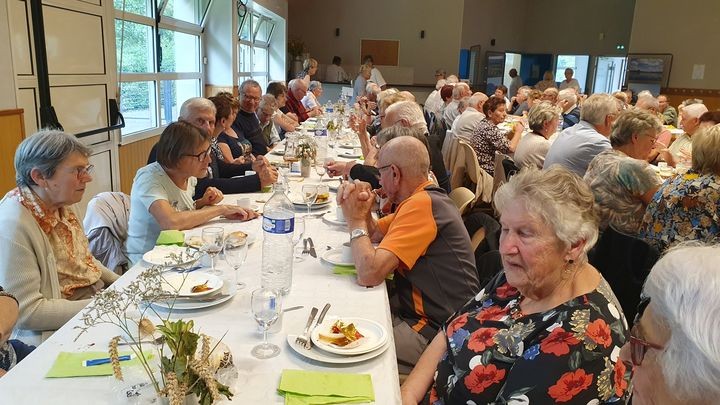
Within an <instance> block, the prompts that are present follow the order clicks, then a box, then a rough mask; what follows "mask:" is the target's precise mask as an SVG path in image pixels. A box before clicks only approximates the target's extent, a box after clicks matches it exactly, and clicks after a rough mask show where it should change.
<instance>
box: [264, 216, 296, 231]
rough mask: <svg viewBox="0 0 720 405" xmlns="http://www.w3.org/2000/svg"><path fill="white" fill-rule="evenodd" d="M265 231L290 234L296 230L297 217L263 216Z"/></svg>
mask: <svg viewBox="0 0 720 405" xmlns="http://www.w3.org/2000/svg"><path fill="white" fill-rule="evenodd" d="M262 226H263V231H265V232H269V233H279V234H288V233H293V232H295V218H288V219H272V218H268V217H263V225H262Z"/></svg>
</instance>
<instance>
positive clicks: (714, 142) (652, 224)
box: [639, 125, 720, 252]
mask: <svg viewBox="0 0 720 405" xmlns="http://www.w3.org/2000/svg"><path fill="white" fill-rule="evenodd" d="M692 148H693V154H692V168H691V169H690V170H688V172H687V173H685V174H681V175H678V176H675V177H674V178H673V179H671V180H668V181H666V182H665V183H663V185H662V186H660V188H659V189H658V191H657V192H656V193H655V195H654V196H653V197H652V200H651V201H650V203H649V204H648V206H647V209H646V210H645V216H644V217H643V219H642V226H641V227H640V234H639V235H640V237H641V238H642V239H645V240H646V241H647V242H648V243H650V244H651V245H653V246H655V247H656V248H657V249H658V250H659V251H661V252H662V251H663V250H665V249H667V248H669V247H671V246H673V245H676V244H678V243H680V242H684V241H689V240H700V241H703V242H718V241H720V217H719V216H718V212H720V153H718V151H720V125H715V126H713V127H710V128H706V129H702V130H700V131H698V132H697V133H695V135H693V138H692Z"/></svg>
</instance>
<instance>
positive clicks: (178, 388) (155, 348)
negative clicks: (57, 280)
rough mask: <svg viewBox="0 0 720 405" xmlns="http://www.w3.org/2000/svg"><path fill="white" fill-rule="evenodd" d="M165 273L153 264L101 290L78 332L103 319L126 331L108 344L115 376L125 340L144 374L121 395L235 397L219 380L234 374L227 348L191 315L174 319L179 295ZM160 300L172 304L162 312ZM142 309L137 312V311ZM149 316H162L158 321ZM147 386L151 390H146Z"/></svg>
mask: <svg viewBox="0 0 720 405" xmlns="http://www.w3.org/2000/svg"><path fill="white" fill-rule="evenodd" d="M163 274H164V273H163V268H162V267H161V266H153V267H151V268H149V269H147V270H145V271H143V272H142V273H141V274H140V275H138V277H137V278H136V279H135V280H134V281H132V282H130V283H129V284H128V285H127V286H126V287H124V288H110V289H106V290H105V291H102V292H100V293H98V294H97V295H96V296H95V297H94V298H93V300H92V301H91V303H90V304H89V305H88V306H87V307H86V308H85V310H84V312H83V314H82V318H81V319H82V322H83V324H82V326H78V327H76V328H77V329H79V330H80V333H79V335H78V337H80V335H82V334H83V333H85V332H87V331H88V330H89V329H90V328H92V327H94V326H96V325H100V324H111V325H114V326H116V327H118V328H119V329H120V330H121V331H122V334H123V335H124V337H121V336H116V337H114V338H112V339H111V340H110V344H109V349H108V353H109V356H108V357H109V358H110V361H111V363H112V366H113V374H114V376H115V378H116V379H118V380H121V381H122V380H124V377H123V370H122V368H121V364H122V363H121V362H120V359H119V353H118V345H119V344H120V341H121V340H125V342H124V343H125V344H127V345H128V347H129V348H130V349H131V350H132V351H133V353H134V354H135V357H136V358H137V359H138V361H139V362H140V364H141V365H142V368H143V371H144V375H145V378H144V379H143V381H141V382H140V383H139V384H134V385H130V386H129V387H126V389H125V392H122V393H121V396H123V397H126V398H131V397H136V396H139V395H142V393H143V392H145V393H146V394H145V395H147V392H152V394H153V397H154V399H151V398H148V400H147V403H155V402H157V401H156V399H158V398H159V399H160V400H161V401H160V402H167V403H169V404H170V405H180V404H185V403H188V402H190V403H199V404H201V405H209V404H212V403H214V402H216V401H219V400H220V399H221V398H222V397H225V398H227V399H231V398H232V396H233V393H232V392H231V391H230V388H229V385H226V384H223V383H221V382H220V381H219V380H218V379H219V378H220V377H219V376H220V375H222V377H223V378H220V379H224V380H226V383H227V382H228V381H227V380H228V378H227V377H228V376H229V375H232V374H233V373H232V372H229V370H232V371H233V372H235V373H236V370H235V369H234V365H233V361H232V355H231V353H230V350H229V348H228V347H227V345H225V344H223V343H222V342H221V341H220V340H215V339H213V338H211V337H209V336H206V335H204V334H200V333H197V332H195V331H194V322H193V321H192V320H188V321H185V320H182V319H180V320H175V321H171V320H170V315H171V313H172V307H173V303H174V300H175V299H176V298H177V294H172V293H170V294H169V292H168V291H167V289H168V288H169V284H168V283H167V282H164V277H163ZM160 301H162V302H163V303H165V304H169V306H170V311H168V313H167V314H166V315H163V316H160V314H158V313H157V312H156V311H155V309H154V307H153V305H152V303H154V302H160ZM138 311H139V317H137V316H134V315H133V314H137V312H138ZM146 315H147V316H153V315H154V316H155V317H156V318H158V319H160V322H159V324H157V325H156V324H155V323H154V322H152V321H150V320H149V319H148V318H147V317H146ZM138 318H139V319H138ZM148 338H154V340H153V341H152V343H148V342H147V339H148ZM158 360H159V361H158ZM148 387H151V388H152V389H151V390H149V391H148V390H147V388H148Z"/></svg>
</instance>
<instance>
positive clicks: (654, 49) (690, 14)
mask: <svg viewBox="0 0 720 405" xmlns="http://www.w3.org/2000/svg"><path fill="white" fill-rule="evenodd" d="M670 16H671V17H670ZM718 27H720V1H717V0H712V1H703V2H684V3H678V2H676V1H671V0H636V1H635V16H634V19H633V29H632V35H631V37H630V47H629V52H632V53H671V54H672V55H673V61H672V69H671V70H670V87H680V88H693V89H720V53H719V52H718V44H720V29H718ZM694 65H705V75H704V78H703V79H693V78H692V72H693V66H694Z"/></svg>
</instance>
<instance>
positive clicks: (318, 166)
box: [315, 160, 327, 184]
mask: <svg viewBox="0 0 720 405" xmlns="http://www.w3.org/2000/svg"><path fill="white" fill-rule="evenodd" d="M326 172H327V169H325V164H324V163H323V162H318V161H317V160H316V161H315V173H317V174H318V176H320V184H322V179H323V176H325V173H326Z"/></svg>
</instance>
